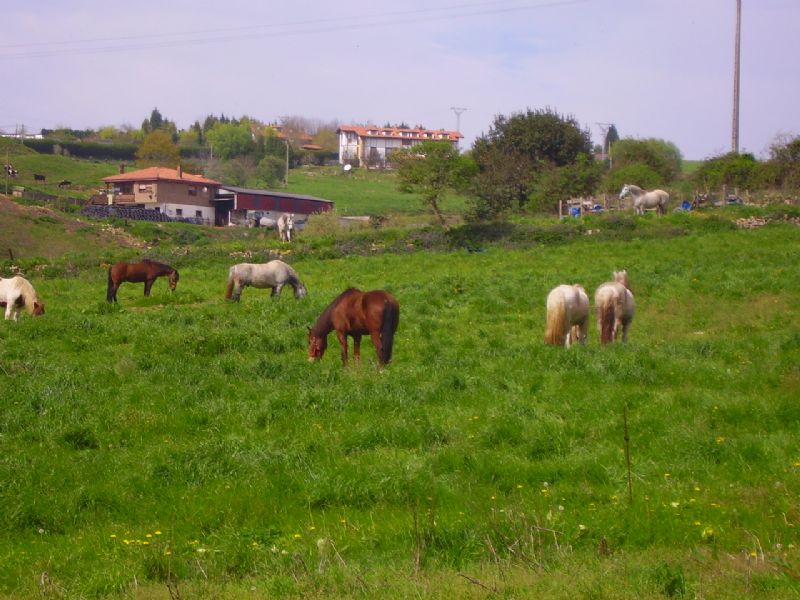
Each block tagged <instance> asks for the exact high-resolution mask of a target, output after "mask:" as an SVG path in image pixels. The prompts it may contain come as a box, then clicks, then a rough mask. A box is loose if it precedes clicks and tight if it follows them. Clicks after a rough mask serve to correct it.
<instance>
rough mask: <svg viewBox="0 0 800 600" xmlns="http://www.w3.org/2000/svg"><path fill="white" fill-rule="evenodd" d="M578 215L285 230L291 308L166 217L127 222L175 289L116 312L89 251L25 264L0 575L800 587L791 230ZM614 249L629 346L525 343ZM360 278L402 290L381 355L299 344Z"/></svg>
mask: <svg viewBox="0 0 800 600" xmlns="http://www.w3.org/2000/svg"><path fill="white" fill-rule="evenodd" d="M723 214H724V213H723ZM651 217H652V218H651ZM715 219H716V220H715ZM717 221H719V223H718V222H717ZM587 223H588V225H587V226H589V227H591V228H599V229H601V230H608V231H610V232H611V233H609V234H608V236H607V237H603V235H598V234H592V235H586V232H585V230H580V229H579V230H578V231H579V233H580V234H579V235H572V234H569V235H567V234H566V233H564V232H563V231H562V232H561V233H558V232H559V231H561V230H557V229H553V230H546V229H542V230H541V231H555V232H556V233H557V235H556V234H553V233H551V234H550V235H551V237H550V238H548V239H550V240H551V241H554V242H556V243H543V242H542V241H540V242H538V243H535V244H532V245H531V244H529V245H527V246H524V247H522V246H514V245H513V244H510V242H508V241H506V242H503V241H499V242H493V243H489V242H483V243H482V248H481V250H482V251H481V252H466V251H464V250H452V251H447V250H445V249H444V247H438V246H437V248H439V249H438V250H437V251H434V252H424V251H416V252H404V253H393V252H382V253H380V252H379V253H375V254H372V255H366V256H361V255H353V254H350V255H338V254H337V255H334V254H330V253H329V251H328V250H327V249H326V248H328V246H326V245H324V244H323V245H321V246H315V242H314V240H302V241H303V243H305V244H307V245H306V246H302V247H301V246H298V247H297V250H296V251H295V252H293V253H292V254H289V255H287V256H286V260H288V261H290V262H291V263H292V264H293V266H294V267H295V268H296V269H297V270H298V272H299V273H300V275H301V277H302V279H303V281H304V283H305V284H306V285H307V286H308V288H309V297H308V298H306V299H304V300H302V301H296V300H295V299H294V298H293V297H292V296H291V294H289V293H286V294H285V295H284V296H283V297H281V298H279V299H277V300H273V299H271V298H269V296H268V294H267V293H265V292H264V291H259V290H252V289H250V288H248V289H246V290H245V292H244V294H243V296H242V301H241V302H240V303H239V304H231V303H226V302H225V301H224V300H223V299H222V292H223V288H224V284H225V277H226V274H227V267H228V266H229V265H230V264H232V263H234V262H239V261H240V260H241V259H240V258H238V257H237V256H230V255H229V254H230V253H231V252H232V251H233V248H234V247H236V248H245V247H247V243H248V242H247V240H246V239H239V240H217V239H214V238H213V237H211V238H208V239H206V238H204V240H205V241H204V242H203V243H202V244H199V245H193V244H188V245H185V244H182V243H180V239H181V236H182V235H183V234H181V233H180V231H183V229H182V228H173V227H172V226H168V227H166V228H159V229H157V230H156V229H146V230H144V231H143V232H142V233H147V232H149V233H148V235H153V234H155V233H156V232H157V231H159V232H164V231H166V232H168V233H169V235H165V234H159V235H161V237H160V238H159V239H160V242H159V244H158V246H157V252H158V255H159V257H160V258H161V259H163V260H166V261H167V262H171V263H172V264H175V266H177V267H178V268H179V269H180V271H181V280H180V283H179V285H178V290H177V292H176V293H174V294H172V293H170V292H169V291H168V290H167V287H166V283H165V282H163V281H159V282H157V283H156V285H155V286H154V291H153V295H152V297H150V298H143V297H142V286H141V284H138V285H134V284H124V285H123V286H122V287H121V289H120V291H119V301H120V302H119V305H118V306H109V305H107V304H106V303H105V301H104V297H105V278H106V273H105V270H104V269H103V268H101V267H99V266H98V267H93V268H89V267H87V266H83V267H81V268H79V269H77V270H73V271H70V272H69V274H68V275H67V274H59V275H58V276H55V275H51V276H46V274H47V273H51V272H53V273H55V272H58V269H59V267H58V265H53V266H50V267H48V268H46V269H44V270H42V271H39V274H38V275H37V273H36V272H32V273H29V275H30V278H31V279H32V280H33V282H34V285H35V286H36V288H37V290H38V291H39V292H40V294H41V295H42V297H43V300H44V302H45V304H46V306H47V314H46V315H45V316H44V317H42V318H38V319H32V318H29V317H27V316H24V317H22V318H21V320H20V321H19V322H17V323H4V324H2V326H0V387H2V389H3V390H4V391H3V400H2V401H3V410H2V411H0V455H1V456H2V457H3V458H2V460H0V482H2V487H0V519H1V520H2V523H3V524H4V527H3V529H2V531H0V563H1V564H3V565H4V568H3V569H2V570H0V596H1V595H5V596H6V597H9V598H19V597H31V598H32V597H51V596H53V597H55V596H59V595H60V596H66V597H137V598H150V597H153V598H155V597H166V596H167V592H166V586H167V584H168V583H169V585H171V586H173V588H174V589H175V586H177V589H179V590H181V591H182V592H183V594H184V596H185V597H214V598H217V597H226V598H240V597H252V595H253V594H254V593H255V594H256V595H260V596H262V597H265V596H268V595H269V596H278V597H331V596H335V597H363V598H374V597H377V596H382V597H411V596H417V597H425V598H452V597H476V598H477V597H481V598H484V597H491V596H495V595H496V596H500V597H558V598H574V597H579V598H662V597H692V596H695V597H700V596H702V597H709V598H711V597H714V598H728V597H733V596H737V595H738V596H742V597H752V598H774V597H787V598H790V597H797V592H796V589H797V588H796V583H797V577H798V568H799V566H800V561H798V556H799V555H798V549H797V546H798V544H800V540H798V534H797V524H798V521H800V505H799V504H798V500H797V498H798V494H797V492H798V490H799V489H800V453H798V449H797V437H798V433H800V409H798V405H797V397H798V392H800V369H798V364H800V362H798V361H799V360H800V333H798V329H797V327H796V325H795V324H796V323H797V321H798V318H799V317H800V309H798V306H800V302H799V301H800V273H799V272H798V270H797V269H796V266H795V262H796V261H795V254H796V252H795V251H794V248H796V247H797V244H798V242H800V230H799V229H798V228H797V227H796V226H794V225H790V224H773V225H769V226H767V227H764V228H761V229H758V230H752V231H745V230H737V229H735V228H732V227H730V226H729V224H728V223H726V221H725V220H724V219H721V218H718V217H709V216H708V214H703V213H699V214H696V215H680V216H679V215H670V216H669V217H668V218H667V219H663V220H658V219H656V218H654V217H653V216H652V215H648V216H646V217H644V218H630V221H628V220H625V219H623V220H619V219H617V220H614V219H611V220H605V221H604V220H600V219H598V220H596V221H595V222H592V221H588V222H587ZM539 225H540V226H541V227H544V226H545V224H544V223H541V224H539ZM548 226H549V227H563V225H555V224H553V223H550V224H549V225H548ZM143 227H145V226H143ZM146 227H150V226H149V225H148V226H146ZM520 231H533V232H534V233H536V232H539V231H540V230H538V229H530V230H524V229H522V230H520ZM665 231H666V232H669V231H672V234H664V233H663V232H665ZM612 234H613V235H612ZM359 235H362V236H363V235H364V234H359ZM374 235H376V236H380V235H383V234H382V233H381V232H377V233H375V234H374ZM386 235H388V233H387V234H386ZM537 235H540V233H537ZM553 235H555V237H552V236H553ZM252 242H253V243H252V245H251V246H250V249H252V250H256V249H260V248H263V246H262V244H263V242H261V241H259V242H256V240H252ZM368 243H371V242H367V241H364V244H365V245H366V244H368ZM518 243H519V244H522V241H520V242H518ZM326 244H327V242H326ZM240 245H241V246H240ZM325 256H336V257H335V258H324V257H325ZM623 267H624V268H627V269H628V271H629V273H630V275H631V280H632V286H633V290H634V293H635V294H636V301H637V313H636V317H635V319H634V322H633V325H632V329H631V341H630V343H629V344H628V345H627V346H622V345H615V346H610V347H604V348H601V347H600V346H599V345H598V342H597V334H596V329H595V328H594V327H592V329H591V331H590V341H589V344H588V345H587V346H586V347H579V348H573V349H571V350H570V351H564V350H563V349H560V348H551V347H546V346H545V345H544V344H543V343H542V337H543V331H544V299H545V296H546V294H547V291H548V290H549V289H551V288H552V287H553V286H555V285H557V284H559V283H563V282H581V283H583V284H584V285H585V286H586V288H587V289H588V290H590V291H593V290H594V288H595V287H596V286H597V285H598V284H599V283H601V282H603V281H604V280H606V279H607V278H608V277H609V276H610V274H611V271H612V270H614V269H619V268H623ZM348 285H356V286H359V287H362V288H363V289H371V288H377V287H381V288H385V289H387V290H389V291H390V292H392V293H393V294H394V295H395V296H396V297H397V298H398V299H399V301H400V303H401V321H400V328H399V330H398V339H397V341H396V344H395V358H394V361H393V363H392V365H390V367H389V368H387V369H386V370H385V371H383V372H379V371H377V369H376V368H375V357H374V353H373V351H372V349H371V347H369V345H368V343H365V346H364V360H363V363H362V365H360V366H358V367H351V368H348V369H342V368H341V365H340V361H339V357H338V349H337V347H336V341H335V338H333V337H331V339H330V344H331V346H330V348H329V352H328V353H327V354H326V356H325V357H324V359H323V360H322V362H320V363H317V364H309V363H308V362H307V361H306V356H305V331H306V330H305V327H306V326H308V325H311V324H312V323H313V321H314V319H315V318H316V317H317V315H318V314H319V313H320V311H321V310H322V308H323V307H324V306H325V305H326V304H327V302H328V301H330V299H332V298H333V297H334V296H335V295H336V294H338V293H339V292H340V291H341V290H342V289H344V288H345V287H346V286H348ZM625 407H627V415H628V426H629V432H630V447H631V454H632V492H633V502H632V503H629V502H628V500H627V494H628V492H627V481H628V480H627V469H626V463H625V457H624V439H623V438H624V431H623V409H624V408H625ZM43 573H46V576H44V575H43ZM492 590H494V591H492Z"/></svg>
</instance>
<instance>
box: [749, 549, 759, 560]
mask: <svg viewBox="0 0 800 600" xmlns="http://www.w3.org/2000/svg"><path fill="white" fill-rule="evenodd" d="M750 556H752V557H753V558H755V557H756V556H758V552H756V551H755V550H750Z"/></svg>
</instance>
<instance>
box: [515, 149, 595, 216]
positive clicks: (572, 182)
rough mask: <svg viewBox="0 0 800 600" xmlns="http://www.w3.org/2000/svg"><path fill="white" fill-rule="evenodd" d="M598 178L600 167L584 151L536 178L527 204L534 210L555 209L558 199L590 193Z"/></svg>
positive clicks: (545, 210)
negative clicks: (568, 162) (576, 158)
mask: <svg viewBox="0 0 800 600" xmlns="http://www.w3.org/2000/svg"><path fill="white" fill-rule="evenodd" d="M601 178H602V166H601V164H600V163H597V162H595V161H593V160H591V158H590V157H589V156H588V155H586V154H581V155H580V156H579V157H578V160H577V161H576V162H575V163H573V164H571V165H564V166H563V167H552V168H550V169H547V170H546V171H544V172H543V173H542V174H541V175H540V176H539V177H538V178H537V180H536V182H535V183H534V186H533V191H532V192H531V197H530V203H531V206H532V207H533V208H534V209H535V210H540V211H544V212H556V211H557V210H558V203H559V201H560V200H569V199H570V198H582V197H584V196H590V195H592V194H593V193H594V191H595V190H596V189H597V186H598V185H599V183H600V179H601Z"/></svg>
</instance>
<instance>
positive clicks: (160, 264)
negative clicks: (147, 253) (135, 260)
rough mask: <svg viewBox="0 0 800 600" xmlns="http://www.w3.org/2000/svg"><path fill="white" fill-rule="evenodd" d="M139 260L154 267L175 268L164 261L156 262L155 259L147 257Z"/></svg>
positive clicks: (170, 269) (171, 269) (169, 269)
mask: <svg viewBox="0 0 800 600" xmlns="http://www.w3.org/2000/svg"><path fill="white" fill-rule="evenodd" d="M141 262H143V263H149V264H151V265H155V266H156V267H159V268H163V269H166V270H168V271H174V270H175V269H174V268H173V267H170V266H169V265H165V264H164V263H162V262H158V261H157V260H150V259H149V258H143V259H142V260H141Z"/></svg>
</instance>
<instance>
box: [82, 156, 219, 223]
mask: <svg viewBox="0 0 800 600" xmlns="http://www.w3.org/2000/svg"><path fill="white" fill-rule="evenodd" d="M103 182H104V183H105V184H106V193H105V195H104V197H103V196H99V197H97V196H96V197H95V198H94V199H93V203H95V204H98V203H103V204H108V205H116V206H126V207H136V208H145V209H150V210H154V211H156V212H161V213H164V214H166V215H167V216H169V217H184V218H189V217H191V218H193V219H199V220H202V222H206V223H213V222H214V217H215V215H214V209H215V206H214V202H213V200H214V198H215V196H216V195H217V190H219V188H220V186H221V185H222V184H221V183H220V182H218V181H214V180H213V179H208V178H207V177H203V176H202V175H192V174H191V173H184V172H183V170H182V169H181V167H178V168H177V169H167V168H166V167H150V168H147V169H140V170H138V171H131V172H130V173H125V168H124V167H120V173H119V174H118V175H112V176H111V177H105V178H103Z"/></svg>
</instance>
